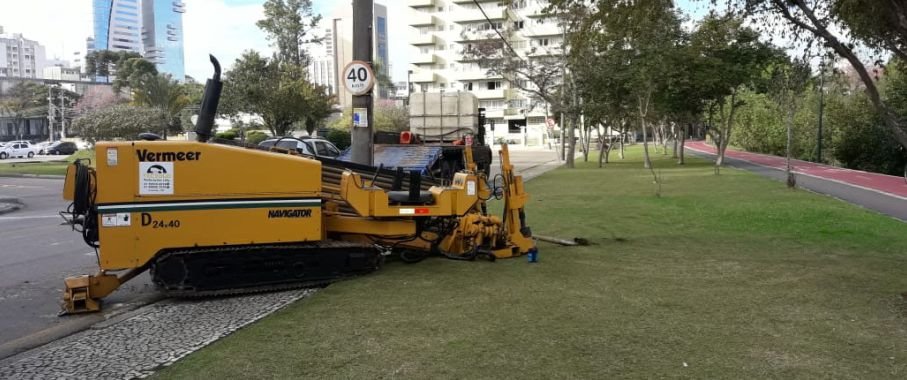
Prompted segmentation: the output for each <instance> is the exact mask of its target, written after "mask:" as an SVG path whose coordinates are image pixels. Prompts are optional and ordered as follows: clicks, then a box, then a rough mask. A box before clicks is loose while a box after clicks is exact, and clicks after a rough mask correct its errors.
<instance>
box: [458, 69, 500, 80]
mask: <svg viewBox="0 0 907 380" xmlns="http://www.w3.org/2000/svg"><path fill="white" fill-rule="evenodd" d="M456 78H457V80H459V81H470V80H484V79H500V78H501V76H500V75H488V70H483V69H475V70H468V71H461V72H459V73H457V75H456Z"/></svg>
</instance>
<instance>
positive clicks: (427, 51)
mask: <svg viewBox="0 0 907 380" xmlns="http://www.w3.org/2000/svg"><path fill="white" fill-rule="evenodd" d="M419 52H421V53H422V54H428V53H430V52H431V50H430V49H429V48H427V47H422V48H419Z"/></svg>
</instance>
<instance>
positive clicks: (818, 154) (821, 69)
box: [816, 59, 825, 162]
mask: <svg viewBox="0 0 907 380" xmlns="http://www.w3.org/2000/svg"><path fill="white" fill-rule="evenodd" d="M824 108H825V60H824V59H823V60H822V63H821V64H819V133H818V136H817V137H816V162H822V113H823V111H824Z"/></svg>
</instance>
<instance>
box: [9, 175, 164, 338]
mask: <svg viewBox="0 0 907 380" xmlns="http://www.w3.org/2000/svg"><path fill="white" fill-rule="evenodd" d="M62 188H63V181H62V180H59V179H42V178H11V177H0V198H4V197H13V198H18V199H19V200H20V201H21V203H22V204H23V205H24V207H23V208H22V209H20V210H19V211H15V212H12V213H9V214H5V215H2V216H0V304H2V305H3V307H0V321H2V322H0V345H2V344H3V343H6V342H9V341H11V340H14V339H17V338H21V337H23V336H26V335H29V334H31V333H34V332H37V331H39V330H43V329H45V328H48V327H53V326H55V325H59V324H62V323H72V322H73V321H75V320H78V319H80V318H86V316H68V317H62V318H61V317H57V312H59V310H60V306H59V301H60V299H61V297H62V289H63V278H64V277H66V276H69V275H76V274H91V273H94V272H95V271H96V270H97V259H96V258H95V253H94V250H92V249H91V248H90V247H88V246H87V245H86V244H85V243H84V242H83V241H82V238H81V235H79V234H78V233H76V232H74V231H72V230H71V228H70V227H69V226H66V225H62V224H61V223H62V222H63V220H62V219H61V218H60V216H59V215H57V213H58V212H59V211H60V210H63V209H65V208H66V205H67V203H66V202H65V201H63V200H62V199H61V197H60V193H61V191H62ZM151 289H152V288H151V285H150V281H149V279H148V277H147V275H145V276H140V277H139V278H137V279H134V280H133V281H131V282H130V283H129V284H127V286H125V289H121V290H120V291H118V292H116V293H114V295H113V296H112V297H110V298H109V299H108V300H107V302H106V305H108V306H111V305H114V304H121V306H125V305H126V304H129V303H130V302H134V301H135V300H137V299H138V297H139V296H140V295H143V294H147V293H149V292H151V291H152V290H151Z"/></svg>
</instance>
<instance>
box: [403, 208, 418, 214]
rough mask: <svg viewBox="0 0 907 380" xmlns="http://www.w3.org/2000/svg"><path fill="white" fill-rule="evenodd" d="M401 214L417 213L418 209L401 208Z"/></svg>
mask: <svg viewBox="0 0 907 380" xmlns="http://www.w3.org/2000/svg"><path fill="white" fill-rule="evenodd" d="M400 215H416V209H414V208H401V209H400Z"/></svg>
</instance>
